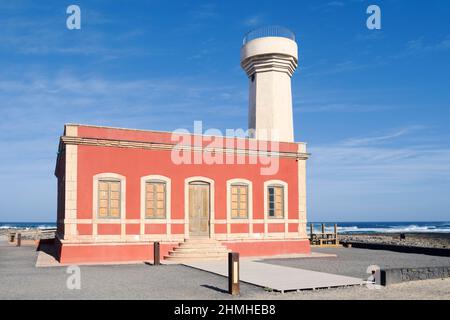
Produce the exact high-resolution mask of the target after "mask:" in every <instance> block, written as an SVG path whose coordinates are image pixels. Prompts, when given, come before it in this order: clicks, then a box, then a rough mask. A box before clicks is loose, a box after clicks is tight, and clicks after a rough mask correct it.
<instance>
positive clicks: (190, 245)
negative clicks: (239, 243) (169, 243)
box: [177, 242, 224, 249]
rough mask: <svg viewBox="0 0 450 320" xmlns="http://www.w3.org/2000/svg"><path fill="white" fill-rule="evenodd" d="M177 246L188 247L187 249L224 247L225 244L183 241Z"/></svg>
mask: <svg viewBox="0 0 450 320" xmlns="http://www.w3.org/2000/svg"><path fill="white" fill-rule="evenodd" d="M177 248H186V249H190V248H199V249H201V248H224V246H223V245H221V244H212V243H211V244H206V243H202V244H194V243H186V242H183V243H180V244H179V245H178V247H177Z"/></svg>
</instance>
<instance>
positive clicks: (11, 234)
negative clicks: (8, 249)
mask: <svg viewBox="0 0 450 320" xmlns="http://www.w3.org/2000/svg"><path fill="white" fill-rule="evenodd" d="M15 237H16V234H15V233H14V232H10V233H9V242H14V238H15Z"/></svg>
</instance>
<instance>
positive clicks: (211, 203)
mask: <svg viewBox="0 0 450 320" xmlns="http://www.w3.org/2000/svg"><path fill="white" fill-rule="evenodd" d="M195 181H200V182H205V183H208V184H209V237H210V238H211V239H214V238H215V235H214V223H215V222H214V207H215V205H214V198H215V197H214V189H215V187H214V180H213V179H210V178H207V177H202V176H195V177H189V178H186V179H185V180H184V237H185V239H189V237H190V235H189V184H190V183H191V182H195Z"/></svg>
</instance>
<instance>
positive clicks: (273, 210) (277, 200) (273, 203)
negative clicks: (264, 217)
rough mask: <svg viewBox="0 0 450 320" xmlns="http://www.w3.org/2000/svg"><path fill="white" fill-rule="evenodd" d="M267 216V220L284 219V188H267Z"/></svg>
mask: <svg viewBox="0 0 450 320" xmlns="http://www.w3.org/2000/svg"><path fill="white" fill-rule="evenodd" d="M267 193H268V195H267V198H268V199H267V201H268V216H269V218H283V217H284V187H283V186H269V187H268V192H267Z"/></svg>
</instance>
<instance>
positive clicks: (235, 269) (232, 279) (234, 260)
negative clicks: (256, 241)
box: [228, 252, 240, 296]
mask: <svg viewBox="0 0 450 320" xmlns="http://www.w3.org/2000/svg"><path fill="white" fill-rule="evenodd" d="M239 291H240V288H239V253H238V252H229V253H228V293H229V294H231V295H233V296H235V295H239Z"/></svg>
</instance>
